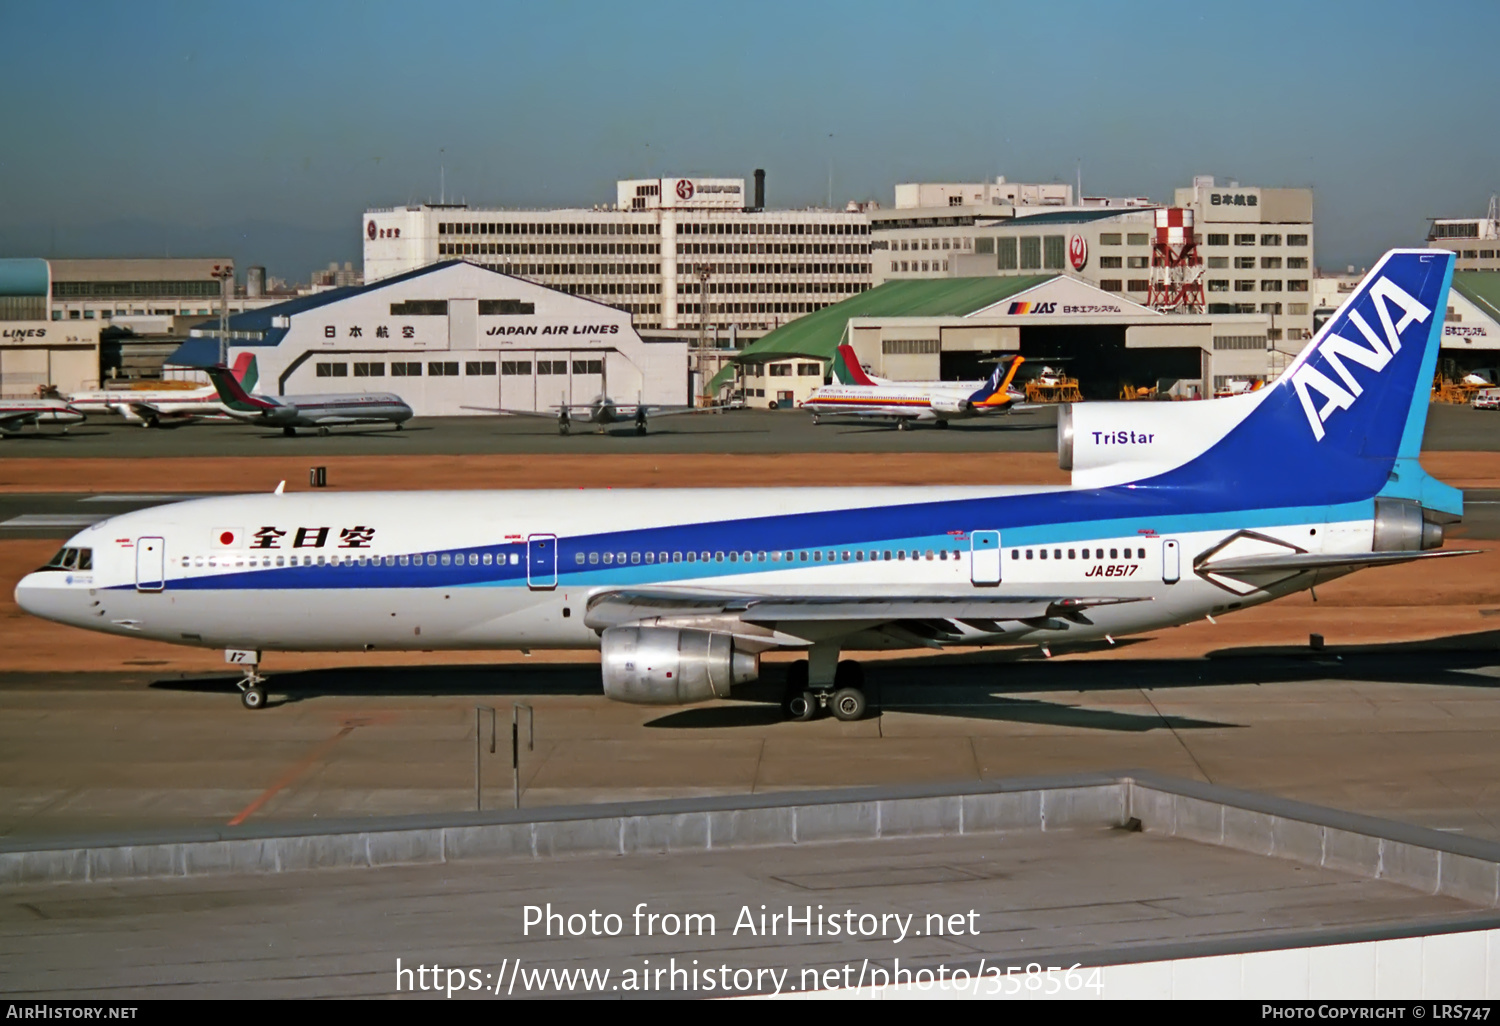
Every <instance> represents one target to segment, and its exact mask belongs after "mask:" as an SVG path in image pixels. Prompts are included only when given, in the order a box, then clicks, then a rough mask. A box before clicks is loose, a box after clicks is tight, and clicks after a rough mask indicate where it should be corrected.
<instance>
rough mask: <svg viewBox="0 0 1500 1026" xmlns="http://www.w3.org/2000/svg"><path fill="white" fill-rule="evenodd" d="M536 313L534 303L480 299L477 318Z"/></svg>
mask: <svg viewBox="0 0 1500 1026" xmlns="http://www.w3.org/2000/svg"><path fill="white" fill-rule="evenodd" d="M534 313H536V304H535V303H523V302H521V300H519V299H481V300H480V301H479V316H481V317H506V316H512V315H517V314H534Z"/></svg>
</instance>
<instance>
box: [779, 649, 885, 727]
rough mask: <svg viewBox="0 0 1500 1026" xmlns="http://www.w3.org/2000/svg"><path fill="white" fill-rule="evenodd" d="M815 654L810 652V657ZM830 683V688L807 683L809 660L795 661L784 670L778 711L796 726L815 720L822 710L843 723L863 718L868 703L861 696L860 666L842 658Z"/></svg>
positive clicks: (862, 680) (863, 672)
mask: <svg viewBox="0 0 1500 1026" xmlns="http://www.w3.org/2000/svg"><path fill="white" fill-rule="evenodd" d="M819 654H820V653H814V658H817V656H818V655H819ZM835 655H836V654H835ZM825 658H826V657H825ZM820 661H821V660H820ZM830 683H831V686H830V684H829V683H825V684H823V685H821V686H819V685H818V684H810V683H809V661H808V660H806V659H799V660H797V661H796V662H795V663H793V664H792V665H791V666H789V667H787V674H786V690H785V691H784V692H783V694H782V699H781V711H782V712H783V713H784V714H785V715H786V718H787V719H789V720H792V721H793V722H796V723H806V722H807V721H808V720H813V719H817V717H818V716H819V715H821V714H822V712H823V711H824V710H825V709H826V710H827V711H828V712H830V713H832V714H833V718H834V719H836V720H840V721H842V722H845V723H851V722H853V721H855V720H862V719H864V718H865V716H866V715H867V714H868V713H869V700H868V699H866V697H865V690H864V687H865V671H864V669H863V667H861V666H860V665H859V663H857V662H855V661H854V660H852V659H845V660H843V661H842V662H840V663H839V664H838V665H837V667H836V668H835V669H834V673H833V680H832V681H831V682H830Z"/></svg>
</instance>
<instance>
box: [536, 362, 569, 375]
mask: <svg viewBox="0 0 1500 1026" xmlns="http://www.w3.org/2000/svg"><path fill="white" fill-rule="evenodd" d="M536 372H537V373H538V374H566V373H568V361H567V360H538V361H537V362H536Z"/></svg>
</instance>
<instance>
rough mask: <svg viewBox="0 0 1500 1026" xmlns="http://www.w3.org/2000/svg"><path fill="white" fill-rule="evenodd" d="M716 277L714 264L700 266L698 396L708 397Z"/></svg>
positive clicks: (698, 275)
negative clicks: (712, 290) (706, 368)
mask: <svg viewBox="0 0 1500 1026" xmlns="http://www.w3.org/2000/svg"><path fill="white" fill-rule="evenodd" d="M713 276H714V269H713V265H712V264H699V265H698V273H697V278H698V354H697V355H698V358H697V361H696V362H697V364H698V382H699V383H698V387H699V388H700V389H701V390H702V391H700V392H699V393H698V394H699V395H701V396H703V397H704V398H705V399H706V398H707V397H708V380H707V379H706V378H704V376H703V375H704V369H703V366H704V364H705V363H706V362H707V361H708V317H709V312H710V310H711V309H712V304H711V302H710V301H709V298H708V287H709V282H710V281H711V280H712V278H713Z"/></svg>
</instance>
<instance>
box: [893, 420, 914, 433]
mask: <svg viewBox="0 0 1500 1026" xmlns="http://www.w3.org/2000/svg"><path fill="white" fill-rule="evenodd" d="M896 430H897V431H910V430H911V424H910V423H909V422H908V421H905V420H898V421H896Z"/></svg>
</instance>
